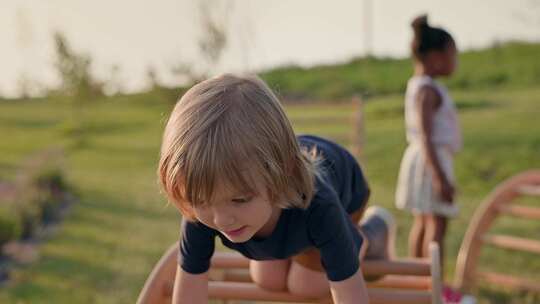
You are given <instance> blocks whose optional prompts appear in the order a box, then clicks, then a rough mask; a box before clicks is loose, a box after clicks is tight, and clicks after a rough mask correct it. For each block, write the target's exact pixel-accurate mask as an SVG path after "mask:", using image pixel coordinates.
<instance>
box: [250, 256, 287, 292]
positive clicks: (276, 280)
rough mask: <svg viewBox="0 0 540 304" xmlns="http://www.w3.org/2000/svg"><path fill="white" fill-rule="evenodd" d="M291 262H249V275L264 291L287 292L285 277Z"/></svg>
mask: <svg viewBox="0 0 540 304" xmlns="http://www.w3.org/2000/svg"><path fill="white" fill-rule="evenodd" d="M290 265H291V261H290V260H289V259H286V260H273V261H255V260H250V261H249V273H250V275H251V279H252V280H253V282H255V283H256V284H257V285H259V286H260V287H262V288H264V289H268V290H272V291H284V290H287V276H288V274H289V268H290Z"/></svg>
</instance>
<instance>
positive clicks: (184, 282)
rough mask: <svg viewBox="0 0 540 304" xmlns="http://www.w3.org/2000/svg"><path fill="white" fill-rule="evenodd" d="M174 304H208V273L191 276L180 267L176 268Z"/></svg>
mask: <svg viewBox="0 0 540 304" xmlns="http://www.w3.org/2000/svg"><path fill="white" fill-rule="evenodd" d="M172 303H173V304H207V303H208V272H205V273H201V274H191V273H188V272H186V271H184V270H183V269H182V268H181V267H180V266H178V267H177V268H176V277H175V279H174V291H173V300H172Z"/></svg>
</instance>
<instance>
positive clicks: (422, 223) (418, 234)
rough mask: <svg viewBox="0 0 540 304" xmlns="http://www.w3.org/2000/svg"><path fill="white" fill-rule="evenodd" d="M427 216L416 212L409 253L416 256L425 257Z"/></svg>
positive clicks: (410, 235) (410, 234) (410, 236)
mask: <svg viewBox="0 0 540 304" xmlns="http://www.w3.org/2000/svg"><path fill="white" fill-rule="evenodd" d="M426 221H427V219H426V216H425V215H424V214H416V215H415V216H414V222H413V225H412V227H411V231H410V233H409V255H410V256H412V257H415V258H421V257H424V238H425V232H426Z"/></svg>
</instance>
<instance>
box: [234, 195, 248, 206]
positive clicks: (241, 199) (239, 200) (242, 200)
mask: <svg viewBox="0 0 540 304" xmlns="http://www.w3.org/2000/svg"><path fill="white" fill-rule="evenodd" d="M231 201H232V202H233V203H237V204H243V203H248V202H249V201H251V197H250V196H246V197H235V198H233V199H232V200H231Z"/></svg>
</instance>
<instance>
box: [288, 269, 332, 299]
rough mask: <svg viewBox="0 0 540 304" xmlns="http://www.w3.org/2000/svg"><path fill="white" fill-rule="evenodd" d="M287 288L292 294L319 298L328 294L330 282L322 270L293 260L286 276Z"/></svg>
mask: <svg viewBox="0 0 540 304" xmlns="http://www.w3.org/2000/svg"><path fill="white" fill-rule="evenodd" d="M287 288H288V290H289V292H290V293H292V294H294V295H299V296H304V297H309V298H320V297H324V296H327V295H329V294H330V283H329V282H328V278H327V277H326V274H325V273H324V272H321V271H318V270H314V269H310V268H308V267H306V266H304V265H302V264H300V263H297V262H295V261H294V260H293V262H292V263H291V268H290V270H289V276H288V278H287Z"/></svg>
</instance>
